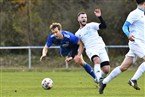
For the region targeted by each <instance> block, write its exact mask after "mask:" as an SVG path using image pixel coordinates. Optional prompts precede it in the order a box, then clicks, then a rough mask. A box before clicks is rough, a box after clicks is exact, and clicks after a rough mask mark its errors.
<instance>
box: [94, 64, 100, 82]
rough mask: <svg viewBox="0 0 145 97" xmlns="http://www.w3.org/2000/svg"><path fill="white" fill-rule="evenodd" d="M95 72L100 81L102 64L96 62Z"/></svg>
mask: <svg viewBox="0 0 145 97" xmlns="http://www.w3.org/2000/svg"><path fill="white" fill-rule="evenodd" d="M94 72H95V74H96V76H97V79H98V81H99V79H100V78H101V68H100V64H95V65H94Z"/></svg>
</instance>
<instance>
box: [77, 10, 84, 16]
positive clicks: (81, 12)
mask: <svg viewBox="0 0 145 97" xmlns="http://www.w3.org/2000/svg"><path fill="white" fill-rule="evenodd" d="M81 14H86V12H83V11H81V12H79V13H78V15H77V16H78V17H79V16H80V15H81Z"/></svg>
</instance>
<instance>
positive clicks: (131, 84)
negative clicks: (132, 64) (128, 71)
mask: <svg viewBox="0 0 145 97" xmlns="http://www.w3.org/2000/svg"><path fill="white" fill-rule="evenodd" d="M128 84H129V85H130V86H132V87H133V88H135V89H136V90H140V88H139V86H138V85H137V80H129V81H128Z"/></svg>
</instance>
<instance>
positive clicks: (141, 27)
mask: <svg viewBox="0 0 145 97" xmlns="http://www.w3.org/2000/svg"><path fill="white" fill-rule="evenodd" d="M126 21H128V22H130V23H131V25H130V26H129V31H130V33H131V34H132V35H134V37H135V41H129V48H130V51H129V52H128V53H127V56H132V57H136V56H138V57H140V58H142V57H144V56H145V15H144V11H143V10H141V9H139V8H136V9H135V10H134V11H132V12H131V13H130V14H129V15H128V17H127V20H126Z"/></svg>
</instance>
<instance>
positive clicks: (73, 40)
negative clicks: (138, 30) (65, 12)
mask: <svg viewBox="0 0 145 97" xmlns="http://www.w3.org/2000/svg"><path fill="white" fill-rule="evenodd" d="M70 41H71V42H72V43H74V44H78V41H79V38H78V37H77V36H75V35H74V34H70Z"/></svg>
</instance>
